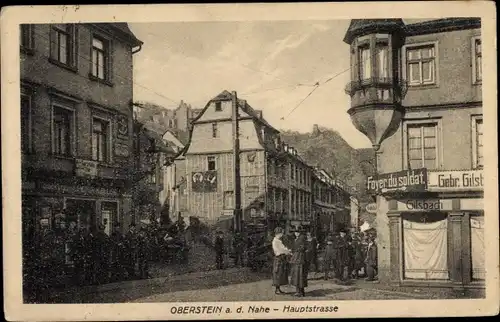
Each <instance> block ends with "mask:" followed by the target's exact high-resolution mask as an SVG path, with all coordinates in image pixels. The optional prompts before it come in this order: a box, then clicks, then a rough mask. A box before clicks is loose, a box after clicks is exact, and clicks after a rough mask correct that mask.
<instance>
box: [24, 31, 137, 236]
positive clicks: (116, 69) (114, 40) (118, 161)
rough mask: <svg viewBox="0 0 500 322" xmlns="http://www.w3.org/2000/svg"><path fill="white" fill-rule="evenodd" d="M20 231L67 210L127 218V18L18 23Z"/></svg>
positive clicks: (103, 218) (130, 48)
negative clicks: (95, 21)
mask: <svg viewBox="0 0 500 322" xmlns="http://www.w3.org/2000/svg"><path fill="white" fill-rule="evenodd" d="M20 36H21V37H20V44H21V66H20V74H21V120H22V124H21V129H22V135H21V148H22V198H23V204H22V206H23V207H22V208H23V220H22V222H23V225H24V227H23V230H24V233H25V237H27V238H31V237H33V234H34V233H36V232H37V231H39V230H40V228H41V227H50V226H51V225H52V224H53V222H54V219H55V217H59V216H57V215H58V214H61V213H63V212H64V214H65V216H66V221H73V222H75V223H76V224H77V225H78V226H86V225H89V226H91V227H93V226H96V225H97V224H99V223H102V224H104V225H105V227H106V228H105V231H106V232H107V233H109V232H110V229H111V224H112V223H114V222H121V223H122V224H123V226H124V227H127V226H128V224H129V223H130V220H131V217H130V216H129V214H130V212H131V209H132V196H131V194H130V186H131V177H130V172H129V169H131V168H132V166H133V157H132V148H133V147H132V141H133V134H132V127H133V115H132V114H133V112H132V106H131V102H132V84H133V83H132V77H133V75H132V63H133V61H132V55H133V54H134V53H136V52H138V51H139V50H140V48H141V45H142V42H141V41H140V40H138V39H137V38H136V37H135V36H134V35H133V34H132V32H131V31H130V30H129V29H128V26H127V24H126V23H96V24H35V25H22V26H21V33H20Z"/></svg>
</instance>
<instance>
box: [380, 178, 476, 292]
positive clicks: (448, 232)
mask: <svg viewBox="0 0 500 322" xmlns="http://www.w3.org/2000/svg"><path fill="white" fill-rule="evenodd" d="M426 177H427V178H426V187H425V189H423V191H420V192H415V191H413V192H401V191H400V192H399V193H397V194H386V195H385V197H386V198H387V199H388V212H387V217H388V223H389V239H390V243H389V245H390V263H391V267H390V270H391V272H390V275H391V280H392V281H393V282H396V283H399V284H400V285H413V284H418V285H422V284H425V285H428V286H432V285H435V286H445V287H466V286H471V287H474V286H478V287H484V279H485V269H484V267H485V266H484V265H485V264H484V206H483V174H482V172H481V171H480V170H467V171H429V172H427V174H426ZM404 190H407V189H403V191H404Z"/></svg>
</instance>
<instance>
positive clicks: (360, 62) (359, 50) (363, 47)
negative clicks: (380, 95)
mask: <svg viewBox="0 0 500 322" xmlns="http://www.w3.org/2000/svg"><path fill="white" fill-rule="evenodd" d="M363 50H367V51H368V59H367V60H366V61H363V60H362V51H363ZM356 55H357V60H358V68H357V69H358V80H359V81H361V82H362V81H366V80H369V79H371V78H372V77H373V67H372V56H371V55H372V54H371V48H370V45H369V43H363V44H360V45H359V46H358V47H357V54H356ZM367 62H368V64H369V66H368V71H369V72H370V75H369V77H364V73H363V72H362V71H363V70H364V68H363V67H364V66H365V63H367Z"/></svg>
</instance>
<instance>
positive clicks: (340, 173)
mask: <svg viewBox="0 0 500 322" xmlns="http://www.w3.org/2000/svg"><path fill="white" fill-rule="evenodd" d="M281 134H282V138H283V141H285V142H286V143H287V144H289V145H291V146H293V147H295V148H296V149H297V151H298V153H299V155H300V156H301V157H302V158H304V160H305V161H306V162H307V163H308V164H310V165H312V166H317V167H319V168H322V169H325V170H326V171H327V172H328V173H331V174H332V175H333V176H334V177H337V178H338V179H340V180H341V181H343V182H345V183H346V184H347V185H349V186H351V187H355V188H356V189H357V191H358V192H362V191H360V189H362V188H363V187H364V181H365V175H364V173H363V169H362V167H361V165H360V164H359V161H360V156H359V155H358V151H357V150H356V149H354V148H352V147H351V146H350V145H349V144H348V143H347V142H346V141H345V140H344V139H343V138H342V136H341V135H340V134H339V133H338V132H337V131H334V130H332V129H327V128H319V127H317V126H315V128H314V130H313V132H309V133H299V132H294V131H282V132H281Z"/></svg>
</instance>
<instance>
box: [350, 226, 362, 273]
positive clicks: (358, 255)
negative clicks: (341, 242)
mask: <svg viewBox="0 0 500 322" xmlns="http://www.w3.org/2000/svg"><path fill="white" fill-rule="evenodd" d="M351 247H352V253H353V258H352V267H351V275H352V278H353V279H357V278H358V277H359V274H360V271H361V269H362V268H363V266H364V258H363V252H362V250H361V237H360V236H359V234H358V233H357V232H356V231H354V232H353V233H352V235H351Z"/></svg>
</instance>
